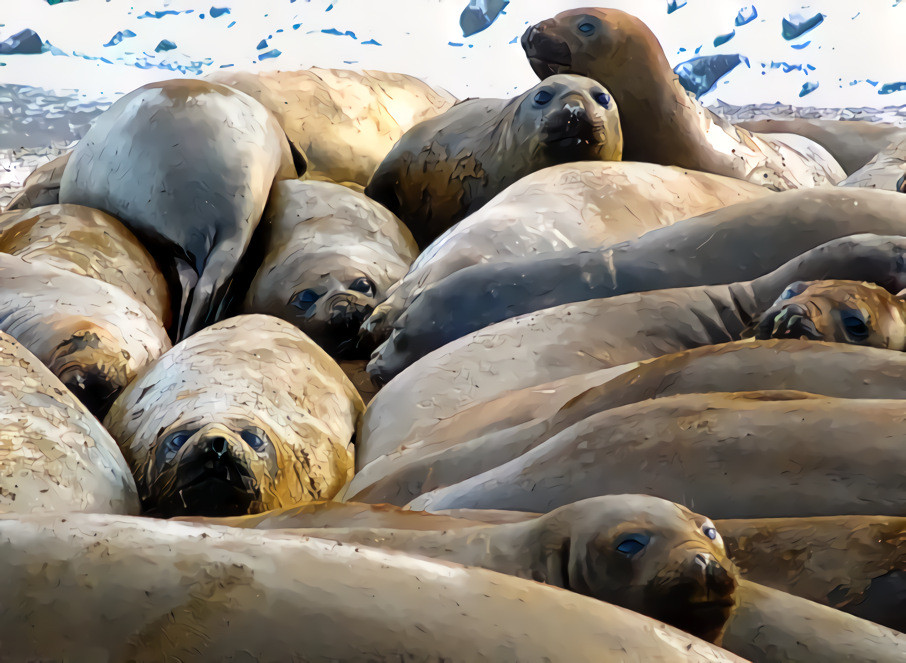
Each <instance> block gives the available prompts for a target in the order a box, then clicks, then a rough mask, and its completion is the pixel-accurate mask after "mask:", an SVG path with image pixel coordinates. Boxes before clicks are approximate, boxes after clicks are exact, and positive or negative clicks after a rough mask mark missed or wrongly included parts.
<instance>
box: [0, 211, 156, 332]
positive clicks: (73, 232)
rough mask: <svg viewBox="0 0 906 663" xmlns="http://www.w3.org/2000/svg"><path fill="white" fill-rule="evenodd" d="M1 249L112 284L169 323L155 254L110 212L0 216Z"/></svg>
mask: <svg viewBox="0 0 906 663" xmlns="http://www.w3.org/2000/svg"><path fill="white" fill-rule="evenodd" d="M0 252H3V253H10V254H12V255H17V256H21V257H23V258H25V259H26V260H28V261H29V262H44V263H47V264H49V265H53V266H54V267H59V268H60V269H65V270H67V271H70V272H74V273H76V274H81V275H82V276H90V277H91V278H95V279H100V280H101V281H104V282H105V283H109V284H110V285H115V286H117V287H118V288H121V289H122V290H124V291H125V292H126V293H127V294H129V295H132V297H134V298H135V299H136V300H137V301H139V302H141V303H142V304H144V305H145V306H147V307H148V308H149V309H151V311H152V312H153V313H154V315H155V316H156V317H157V319H158V320H159V321H160V323H161V324H162V325H164V327H166V326H167V325H168V324H169V318H170V295H169V292H168V291H167V282H166V281H165V280H164V277H163V275H162V274H161V273H160V270H159V269H158V267H157V264H156V263H155V262H154V258H152V257H151V254H150V253H148V251H147V250H146V249H145V247H144V246H142V245H141V244H140V243H139V242H138V240H137V239H135V236H134V235H133V234H132V233H130V232H129V231H128V230H126V228H124V227H123V224H121V223H120V222H119V221H117V220H116V219H114V218H113V217H112V216H110V215H109V214H104V213H103V212H100V211H98V210H95V209H91V208H90V207H82V206H81V205H49V206H47V207H39V208H35V209H29V210H24V211H17V212H7V213H6V214H0Z"/></svg>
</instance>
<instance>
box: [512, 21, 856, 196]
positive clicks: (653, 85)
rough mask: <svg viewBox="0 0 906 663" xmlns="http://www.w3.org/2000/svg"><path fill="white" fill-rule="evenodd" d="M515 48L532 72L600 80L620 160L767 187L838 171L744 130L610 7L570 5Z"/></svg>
mask: <svg viewBox="0 0 906 663" xmlns="http://www.w3.org/2000/svg"><path fill="white" fill-rule="evenodd" d="M522 47H523V49H524V50H525V52H526V55H527V56H528V59H529V63H530V64H531V65H532V69H534V70H535V73H536V74H537V75H538V76H539V77H540V78H542V79H543V78H546V77H548V76H551V75H554V74H566V73H569V74H579V75H581V76H588V77H589V78H593V79H594V80H596V81H599V82H600V83H601V84H603V85H605V86H606V87H607V88H608V89H609V90H610V91H611V92H612V93H613V95H614V99H615V100H616V102H617V107H618V108H619V110H620V122H621V123H622V126H623V134H624V141H625V148H624V151H623V158H624V159H626V160H627V161H650V162H652V163H660V164H663V165H665V166H669V165H675V166H683V167H685V168H692V169H694V170H703V171H705V172H709V173H717V174H718V175H728V176H730V177H738V178H740V179H744V180H747V181H749V182H755V183H756V184H762V185H764V186H768V187H770V188H773V189H777V190H783V189H795V188H800V187H812V186H818V185H833V184H836V183H837V182H839V181H840V180H842V179H843V178H844V177H846V173H845V172H844V171H843V169H842V168H840V167H839V165H837V164H836V163H834V164H833V166H836V167H835V168H831V169H827V168H825V167H823V166H822V165H821V164H820V163H816V162H812V161H810V160H809V159H806V158H804V157H803V156H802V155H801V154H799V153H798V152H797V151H795V150H793V149H790V148H789V147H787V146H785V145H780V144H778V143H776V142H773V141H770V140H765V139H763V138H762V137H760V136H758V135H753V134H750V133H749V132H748V131H746V130H745V129H742V128H740V127H733V126H732V125H730V124H729V123H728V122H726V121H725V120H723V119H722V118H720V117H718V116H717V115H715V114H714V113H712V112H711V111H709V110H707V109H706V108H704V107H703V106H702V105H701V104H700V103H699V102H698V101H696V100H695V99H694V98H692V96H691V95H689V94H688V93H687V92H686V90H684V89H683V87H682V85H681V84H680V82H679V78H678V77H677V75H676V74H675V73H674V72H673V70H672V69H671V68H670V65H669V64H668V63H667V58H666V57H665V56H664V52H663V50H662V48H661V45H660V44H659V43H658V40H657V38H656V37H655V36H654V34H653V33H652V32H651V30H649V29H648V26H646V25H645V24H644V23H643V22H642V21H640V20H639V19H638V18H636V17H635V16H632V15H631V14H627V13H626V12H623V11H620V10H618V9H597V8H587V9H574V10H570V11H565V12H561V13H560V14H557V16H556V17H555V18H552V19H548V20H546V21H542V22H541V23H538V24H537V25H534V26H531V27H529V28H528V30H526V32H525V34H524V35H523V36H522Z"/></svg>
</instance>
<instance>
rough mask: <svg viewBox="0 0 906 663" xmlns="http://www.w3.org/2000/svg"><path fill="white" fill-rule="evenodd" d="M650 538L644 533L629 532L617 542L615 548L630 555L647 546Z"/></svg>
mask: <svg viewBox="0 0 906 663" xmlns="http://www.w3.org/2000/svg"><path fill="white" fill-rule="evenodd" d="M650 540H651V537H649V536H647V535H645V534H630V535H629V536H627V537H626V538H625V539H623V540H622V541H620V543H619V544H617V550H618V551H619V552H621V553H623V554H624V555H627V556H629V557H632V556H633V555H635V554H636V553H638V552H639V551H640V550H642V549H643V548H644V547H645V546H647V545H648V542H649V541H650Z"/></svg>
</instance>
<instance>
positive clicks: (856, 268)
mask: <svg viewBox="0 0 906 663" xmlns="http://www.w3.org/2000/svg"><path fill="white" fill-rule="evenodd" d="M888 195H896V194H888ZM904 211H906V210H904ZM878 225H881V226H887V227H888V228H889V227H890V225H891V224H878ZM666 230H670V229H669V228H668V229H666ZM894 232H896V230H894ZM652 234H653V233H652ZM740 234H741V235H743V236H744V235H745V233H740ZM815 235H818V237H819V239H817V240H814V239H811V236H809V237H808V238H807V237H806V236H805V235H800V234H799V233H796V238H795V239H797V240H801V243H802V244H806V245H807V246H808V245H812V246H814V244H813V242H814V241H820V235H821V233H819V232H816V233H815ZM644 239H645V238H643V239H642V240H640V242H639V243H638V244H637V245H635V246H634V245H632V244H630V245H627V246H617V247H615V248H614V249H604V250H598V251H581V252H566V251H559V252H556V253H551V254H545V255H542V256H538V257H536V258H533V259H523V260H520V261H511V262H504V263H500V264H486V265H475V266H472V267H469V268H467V269H463V270H461V271H459V272H457V273H455V274H453V275H451V276H449V277H448V278H446V279H444V280H443V281H441V282H440V283H438V284H436V285H434V286H433V287H431V288H429V289H427V290H425V291H424V292H422V293H421V295H419V297H417V298H416V299H415V301H413V303H412V306H410V307H409V308H408V309H407V310H406V312H405V313H404V314H403V315H402V316H401V317H400V318H399V320H398V321H397V323H396V328H395V329H394V330H393V332H392V333H391V334H390V336H389V338H388V339H387V341H386V342H385V343H384V344H383V345H381V346H380V347H378V348H377V350H375V351H374V353H373V354H372V359H371V362H370V363H369V365H368V372H369V373H370V374H371V376H372V378H374V379H376V380H377V381H379V382H380V383H386V382H387V381H389V380H390V379H391V378H393V377H394V376H396V375H397V374H398V373H399V372H400V371H402V370H403V369H405V368H406V367H408V366H410V365H411V364H413V363H414V362H416V361H417V360H419V359H420V358H422V357H424V356H425V355H427V354H428V353H430V352H433V351H435V350H437V349H439V348H441V347H443V346H444V345H445V344H448V343H451V342H453V341H455V340H457V339H459V338H462V337H463V336H466V335H468V334H470V333H475V332H476V331H479V330H481V329H482V328H486V327H488V326H490V325H493V324H495V323H499V322H500V321H502V320H506V319H509V318H512V317H516V316H518V315H520V314H528V313H531V312H532V311H540V310H543V309H546V308H550V307H553V306H559V305H562V304H564V303H569V302H579V301H587V300H590V299H603V298H607V297H614V296H619V295H623V294H627V293H631V292H647V291H651V290H654V289H669V288H685V287H695V286H698V285H701V284H719V283H733V282H734V281H735V280H736V279H734V278H733V277H732V273H733V271H735V272H736V273H742V274H748V275H753V276H757V275H759V274H764V276H763V277H762V276H759V277H758V278H757V279H753V281H752V283H757V284H759V285H764V286H767V285H768V284H769V285H770V287H771V288H776V287H779V289H777V290H773V292H772V294H773V296H774V297H775V298H776V297H777V296H778V295H779V294H780V293H781V292H782V291H783V288H785V287H786V286H787V285H789V284H790V283H792V282H793V281H796V280H818V279H841V280H855V281H873V282H875V283H878V284H879V285H883V286H885V287H888V289H890V290H891V291H892V292H899V290H894V287H896V286H897V285H898V283H899V281H897V278H896V277H895V275H897V274H899V273H901V272H902V271H903V270H904V268H906V257H904V256H902V254H901V253H900V248H898V247H900V246H901V244H902V238H900V237H888V238H880V239H879V238H878V237H877V236H875V235H851V236H849V237H848V238H847V237H844V238H842V239H834V240H831V241H828V242H826V243H825V244H821V245H820V246H817V247H816V248H810V247H809V249H806V250H805V252H804V253H802V254H801V255H799V257H795V256H796V253H795V252H794V251H795V245H796V244H798V242H795V241H790V242H789V244H790V245H792V246H791V247H786V248H785V249H783V250H781V249H779V248H778V249H777V250H776V251H775V252H774V253H773V254H768V255H762V254H760V253H759V252H758V244H757V243H756V242H753V243H752V245H751V247H749V246H747V247H746V249H745V253H744V252H743V249H742V248H741V247H740V248H739V249H738V253H739V256H740V257H739V260H738V261H737V263H736V265H735V269H734V265H730V264H729V263H727V262H724V263H723V264H721V262H720V261H718V260H715V261H714V262H709V261H707V259H706V256H707V255H708V254H709V253H710V252H708V251H702V252H701V253H700V254H695V253H688V254H687V253H685V252H684V251H677V252H672V251H670V250H669V247H667V246H658V244H659V243H654V242H652V244H655V246H651V245H649V246H645V244H644V243H643V241H644ZM779 242H780V240H779V239H778V243H779ZM715 243H717V244H722V242H719V241H716V242H715ZM778 246H779V244H778ZM658 249H660V250H658ZM749 251H751V252H752V253H751V254H749V253H748V252H749ZM786 251H790V253H791V255H790V256H789V258H787V260H788V262H786V263H783V262H782V261H781V262H780V266H779V267H777V268H776V269H774V271H773V272H770V273H768V274H766V272H769V271H770V269H771V268H773V267H774V266H775V263H773V258H775V257H778V256H779V255H781V254H783V253H785V252H786ZM658 253H661V254H662V255H663V258H660V259H659V257H658ZM683 256H688V258H687V259H686V260H683V259H682V257H683ZM790 258H792V259H790ZM891 260H892V261H893V262H890V261H891ZM897 260H900V261H901V262H899V263H898V262H897ZM766 267H767V268H766ZM723 269H727V270H728V271H729V274H728V273H727V271H722V270H723ZM759 279H764V280H763V281H762V280H759ZM781 279H787V280H786V281H785V282H781ZM479 283H481V284H483V285H482V286H478V285H476V284H479ZM479 287H481V288H483V290H480V291H479V290H478V288H479ZM715 287H716V286H715ZM759 290H760V291H761V292H762V293H765V292H766V291H765V290H764V288H762V287H759ZM772 302H773V299H771V300H770V301H768V302H766V303H765V306H764V308H762V309H757V310H750V311H749V312H750V313H751V314H754V315H757V316H760V315H761V313H763V312H764V311H765V310H766V309H767V308H768V307H769V306H770V304H771V303H772ZM724 340H733V339H732V338H727V339H724Z"/></svg>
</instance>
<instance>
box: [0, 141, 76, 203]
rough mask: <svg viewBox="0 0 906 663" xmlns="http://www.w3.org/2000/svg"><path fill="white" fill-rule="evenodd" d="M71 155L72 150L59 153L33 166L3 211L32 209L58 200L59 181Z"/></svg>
mask: <svg viewBox="0 0 906 663" xmlns="http://www.w3.org/2000/svg"><path fill="white" fill-rule="evenodd" d="M71 156H72V152H67V153H66V154H61V155H60V156H58V157H57V158H56V159H53V160H51V161H48V162H47V163H45V164H43V165H41V166H38V167H37V168H35V169H34V170H33V171H32V172H31V173H29V175H28V177H26V178H25V181H24V182H23V183H22V189H21V191H19V193H17V194H16V195H15V196H14V197H13V199H12V200H11V201H9V205H7V206H6V210H4V211H6V212H10V211H12V210H21V209H32V208H34V207H42V206H44V205H56V204H57V203H58V202H60V181H61V180H62V179H63V170H65V168H66V164H67V163H69V158H70V157H71Z"/></svg>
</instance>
